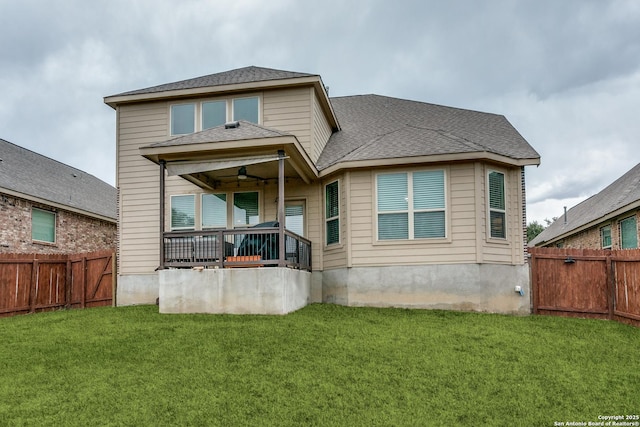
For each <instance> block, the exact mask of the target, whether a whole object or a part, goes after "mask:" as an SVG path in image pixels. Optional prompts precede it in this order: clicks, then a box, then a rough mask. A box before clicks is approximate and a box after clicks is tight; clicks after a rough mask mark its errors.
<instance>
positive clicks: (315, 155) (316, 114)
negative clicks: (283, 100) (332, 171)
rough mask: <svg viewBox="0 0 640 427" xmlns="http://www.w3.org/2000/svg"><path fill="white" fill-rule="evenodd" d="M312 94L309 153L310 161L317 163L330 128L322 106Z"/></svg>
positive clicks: (327, 139)
mask: <svg viewBox="0 0 640 427" xmlns="http://www.w3.org/2000/svg"><path fill="white" fill-rule="evenodd" d="M312 94H313V146H312V152H311V153H309V155H310V156H311V160H313V161H314V162H317V161H318V159H319V158H320V154H322V150H324V147H325V145H327V141H329V137H330V136H331V126H329V122H328V121H327V117H326V116H325V115H324V111H323V110H322V106H321V105H320V102H319V100H318V97H317V96H316V95H315V92H313V91H312Z"/></svg>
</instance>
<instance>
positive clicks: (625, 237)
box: [620, 216, 638, 249]
mask: <svg viewBox="0 0 640 427" xmlns="http://www.w3.org/2000/svg"><path fill="white" fill-rule="evenodd" d="M620 247H621V248H622V249H633V248H637V247H638V226H637V224H636V217H635V216H632V217H629V218H625V219H623V220H622V221H620Z"/></svg>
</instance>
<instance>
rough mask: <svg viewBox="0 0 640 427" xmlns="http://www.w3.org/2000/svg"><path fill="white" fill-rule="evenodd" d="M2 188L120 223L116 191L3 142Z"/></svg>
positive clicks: (0, 148) (0, 150) (0, 155)
mask: <svg viewBox="0 0 640 427" xmlns="http://www.w3.org/2000/svg"><path fill="white" fill-rule="evenodd" d="M0 159H2V161H0V192H1V191H2V188H5V189H7V190H12V191H15V192H18V193H22V194H25V195H29V196H32V197H37V198H39V199H43V200H47V201H49V202H53V203H57V204H60V205H64V206H68V207H72V208H75V209H79V210H81V211H85V212H88V213H92V214H97V215H101V216H104V217H108V218H111V219H113V220H115V219H116V194H117V193H116V189H115V188H114V187H112V186H111V185H109V184H107V183H106V182H104V181H101V180H100V179H98V178H96V177H95V176H93V175H90V174H88V173H86V172H83V171H81V170H79V169H76V168H73V167H71V166H68V165H65V164H64V163H60V162H58V161H56V160H53V159H50V158H48V157H45V156H43V155H41V154H38V153H34V152H33V151H30V150H27V149H25V148H22V147H19V146H17V145H15V144H12V143H10V142H8V141H5V140H3V139H0Z"/></svg>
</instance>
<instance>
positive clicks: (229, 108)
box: [169, 93, 262, 136]
mask: <svg viewBox="0 0 640 427" xmlns="http://www.w3.org/2000/svg"><path fill="white" fill-rule="evenodd" d="M253 98H255V99H257V100H258V123H256V124H258V125H261V124H262V93H255V94H249V95H246V96H236V97H229V98H212V99H205V100H201V101H198V102H195V101H193V102H176V103H173V104H169V135H170V136H183V135H190V134H188V133H177V134H174V133H173V129H172V128H173V126H172V124H173V107H174V106H178V105H193V106H194V108H193V132H194V133H195V132H200V131H202V130H203V128H202V124H203V123H204V118H203V117H202V114H203V108H202V105H203V104H206V103H207V102H224V103H225V123H227V122H230V121H233V120H235V119H234V117H233V103H234V102H235V100H236V99H253Z"/></svg>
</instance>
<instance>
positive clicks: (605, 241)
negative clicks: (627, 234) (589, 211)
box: [600, 225, 611, 249]
mask: <svg viewBox="0 0 640 427" xmlns="http://www.w3.org/2000/svg"><path fill="white" fill-rule="evenodd" d="M600 242H601V244H602V249H611V226H610V225H605V226H604V227H602V228H601V229H600Z"/></svg>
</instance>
